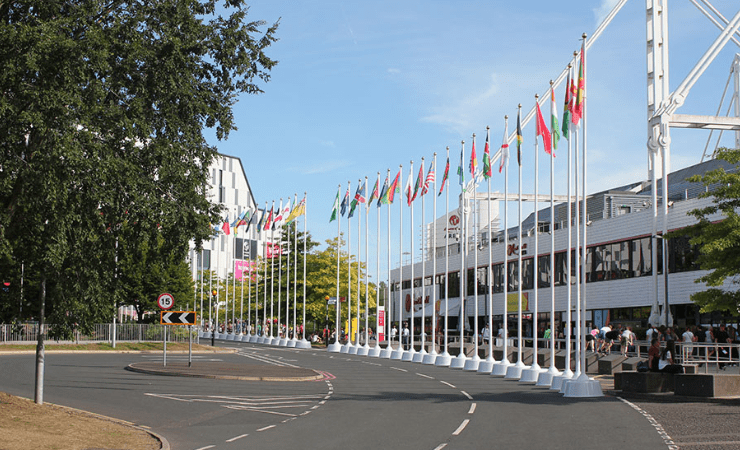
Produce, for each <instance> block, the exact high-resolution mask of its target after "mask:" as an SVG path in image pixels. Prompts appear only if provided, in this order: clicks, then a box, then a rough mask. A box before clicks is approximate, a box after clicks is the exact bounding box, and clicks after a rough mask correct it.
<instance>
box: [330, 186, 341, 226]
mask: <svg viewBox="0 0 740 450" xmlns="http://www.w3.org/2000/svg"><path fill="white" fill-rule="evenodd" d="M340 192H342V188H341V187H340V188H338V189H337V196H336V198H335V199H334V205H333V206H332V208H331V218H330V219H329V223H331V222H334V221H335V220H336V219H337V213H338V212H339V193H340Z"/></svg>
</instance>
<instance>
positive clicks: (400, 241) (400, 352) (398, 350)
mask: <svg viewBox="0 0 740 450" xmlns="http://www.w3.org/2000/svg"><path fill="white" fill-rule="evenodd" d="M397 186H399V187H400V186H403V166H402V165H399V166H398V184H397ZM402 189H403V188H401V190H402ZM398 197H399V198H398V230H399V233H398V289H396V292H397V293H398V348H396V350H394V351H393V352H392V353H391V359H401V358H403V352H404V349H403V337H402V335H403V311H402V308H403V192H401V195H399V196H398ZM390 209H391V207H390V205H388V210H389V211H390ZM389 215H390V213H389ZM388 239H389V240H390V235H389V236H388ZM389 245H390V244H389ZM389 280H390V278H389Z"/></svg>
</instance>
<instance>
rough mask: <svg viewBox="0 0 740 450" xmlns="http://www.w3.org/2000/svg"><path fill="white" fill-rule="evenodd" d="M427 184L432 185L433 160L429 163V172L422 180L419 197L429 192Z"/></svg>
mask: <svg viewBox="0 0 740 450" xmlns="http://www.w3.org/2000/svg"><path fill="white" fill-rule="evenodd" d="M429 183H434V160H432V162H431V163H429V171H428V172H427V177H426V179H425V180H424V186H422V188H421V195H424V194H426V193H427V192H429Z"/></svg>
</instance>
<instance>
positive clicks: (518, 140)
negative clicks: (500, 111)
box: [516, 105, 524, 167]
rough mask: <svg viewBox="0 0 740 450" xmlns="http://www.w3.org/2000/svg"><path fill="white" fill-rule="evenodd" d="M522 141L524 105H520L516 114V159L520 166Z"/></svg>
mask: <svg viewBox="0 0 740 450" xmlns="http://www.w3.org/2000/svg"><path fill="white" fill-rule="evenodd" d="M522 142H524V136H523V135H522V107H521V105H519V112H517V114H516V160H517V162H518V163H519V167H521V166H522Z"/></svg>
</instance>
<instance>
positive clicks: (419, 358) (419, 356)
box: [411, 347, 427, 364]
mask: <svg viewBox="0 0 740 450" xmlns="http://www.w3.org/2000/svg"><path fill="white" fill-rule="evenodd" d="M426 355H427V351H426V350H424V347H422V349H421V351H420V352H416V353H414V359H412V360H411V361H412V362H415V363H419V364H421V363H422V362H424V357H425V356H426Z"/></svg>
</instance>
